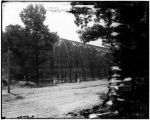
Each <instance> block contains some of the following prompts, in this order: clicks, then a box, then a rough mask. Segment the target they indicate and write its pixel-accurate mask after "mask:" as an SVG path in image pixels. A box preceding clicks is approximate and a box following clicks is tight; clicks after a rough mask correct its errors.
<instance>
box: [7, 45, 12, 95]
mask: <svg viewBox="0 0 150 120" xmlns="http://www.w3.org/2000/svg"><path fill="white" fill-rule="evenodd" d="M7 62H8V93H10V79H11V78H10V49H9V48H8V58H7Z"/></svg>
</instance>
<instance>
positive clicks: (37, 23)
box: [2, 5, 59, 84]
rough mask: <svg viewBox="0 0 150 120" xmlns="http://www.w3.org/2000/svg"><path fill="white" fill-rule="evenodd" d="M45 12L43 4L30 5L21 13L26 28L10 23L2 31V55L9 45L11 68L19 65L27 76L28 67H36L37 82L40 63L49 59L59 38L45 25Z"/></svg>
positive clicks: (5, 52)
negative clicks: (50, 52) (49, 53)
mask: <svg viewBox="0 0 150 120" xmlns="http://www.w3.org/2000/svg"><path fill="white" fill-rule="evenodd" d="M45 14H46V11H45V9H44V7H43V6H41V5H35V6H33V5H29V6H28V7H27V8H26V9H24V10H23V11H22V12H21V14H20V17H21V20H22V21H23V23H24V24H25V28H22V27H21V26H19V25H8V26H7V27H6V29H5V32H2V55H4V56H6V55H5V54H7V51H8V47H9V48H10V50H11V51H12V55H11V64H12V65H11V66H12V67H11V68H12V69H13V66H14V69H16V66H19V67H20V68H21V73H22V74H23V76H27V74H28V73H27V72H28V70H27V69H28V68H31V67H32V68H34V71H35V74H36V82H37V84H38V72H39V65H42V64H44V63H45V62H47V61H48V59H49V56H48V52H49V51H52V49H53V46H54V43H55V42H56V41H58V39H59V37H58V35H57V33H55V32H50V31H49V29H48V26H46V25H44V23H43V22H44V20H45V17H46V16H45ZM3 58H5V57H3ZM3 63H5V60H4V59H3ZM12 74H15V73H12ZM32 74H33V72H32Z"/></svg>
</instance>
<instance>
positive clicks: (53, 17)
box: [2, 2, 102, 46]
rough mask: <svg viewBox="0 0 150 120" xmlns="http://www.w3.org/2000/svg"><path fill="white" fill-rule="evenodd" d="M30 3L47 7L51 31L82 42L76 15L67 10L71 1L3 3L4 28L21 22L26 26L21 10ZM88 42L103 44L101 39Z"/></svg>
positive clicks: (62, 36)
mask: <svg viewBox="0 0 150 120" xmlns="http://www.w3.org/2000/svg"><path fill="white" fill-rule="evenodd" d="M30 4H43V6H44V8H45V9H46V11H47V12H46V20H45V22H44V24H45V25H48V27H49V30H50V31H51V32H57V34H58V35H59V37H60V38H64V39H68V40H73V41H78V42H81V41H80V39H79V36H78V34H77V32H76V31H77V30H78V27H77V26H76V25H75V24H74V20H75V17H74V15H73V14H70V13H68V12H66V11H68V10H70V8H71V5H70V2H6V3H3V4H2V29H3V30H5V27H6V26H7V25H10V24H12V25H16V24H19V25H21V26H22V27H24V24H23V22H22V21H21V18H20V17H19V14H20V12H21V11H22V10H23V8H26V7H27V6H28V5H30ZM88 44H91V45H96V46H102V45H101V40H97V41H92V42H89V43H88Z"/></svg>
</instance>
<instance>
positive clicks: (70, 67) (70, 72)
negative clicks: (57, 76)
mask: <svg viewBox="0 0 150 120" xmlns="http://www.w3.org/2000/svg"><path fill="white" fill-rule="evenodd" d="M71 76H72V66H71V61H70V63H69V78H70V82H72V77H71Z"/></svg>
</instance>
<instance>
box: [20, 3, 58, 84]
mask: <svg viewBox="0 0 150 120" xmlns="http://www.w3.org/2000/svg"><path fill="white" fill-rule="evenodd" d="M20 17H21V20H22V22H23V23H24V24H25V27H26V29H27V30H28V31H29V34H30V36H31V37H32V42H33V48H34V50H33V54H34V56H35V58H34V59H35V62H34V63H35V74H36V75H35V77H36V78H35V79H36V81H37V84H38V74H39V64H41V63H43V61H45V59H41V60H40V59H39V58H40V57H41V58H44V57H42V56H43V55H44V53H46V52H43V51H45V50H50V49H52V48H53V47H52V46H53V45H54V43H55V42H56V41H58V36H57V34H56V33H50V32H49V29H48V26H46V25H44V21H45V18H46V10H45V8H44V7H43V6H42V5H35V6H33V5H32V4H31V5H29V6H28V7H27V8H25V9H23V11H22V12H21V13H20ZM44 56H45V55H44Z"/></svg>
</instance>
